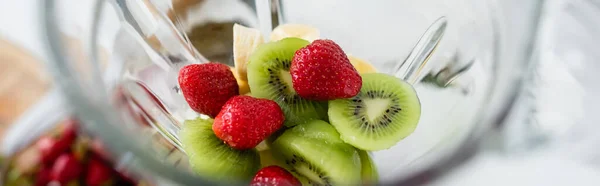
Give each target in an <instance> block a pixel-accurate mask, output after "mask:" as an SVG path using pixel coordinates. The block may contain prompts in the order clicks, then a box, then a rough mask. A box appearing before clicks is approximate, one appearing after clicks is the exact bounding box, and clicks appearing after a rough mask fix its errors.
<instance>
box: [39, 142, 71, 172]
mask: <svg viewBox="0 0 600 186" xmlns="http://www.w3.org/2000/svg"><path fill="white" fill-rule="evenodd" d="M72 140H73V139H67V138H62V139H55V138H53V137H50V136H44V137H42V138H41V139H40V140H39V141H37V142H36V147H37V148H38V150H39V152H40V154H41V159H42V162H43V163H44V164H46V165H51V164H52V163H53V162H54V161H55V160H56V158H58V156H60V154H62V153H63V152H66V151H67V150H69V148H70V147H71V144H72V143H73V141H72Z"/></svg>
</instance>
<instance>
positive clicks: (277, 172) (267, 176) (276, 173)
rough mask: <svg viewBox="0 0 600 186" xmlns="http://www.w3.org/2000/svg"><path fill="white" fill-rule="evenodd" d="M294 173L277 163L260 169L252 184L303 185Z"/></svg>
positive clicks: (268, 185) (262, 185)
mask: <svg viewBox="0 0 600 186" xmlns="http://www.w3.org/2000/svg"><path fill="white" fill-rule="evenodd" d="M301 185H302V184H301V183H300V181H298V179H296V177H294V175H292V174H290V173H289V172H288V171H287V170H285V169H283V168H281V167H278V166H276V165H272V166H268V167H265V168H262V169H260V171H258V173H256V176H254V179H252V182H251V183H250V186H301Z"/></svg>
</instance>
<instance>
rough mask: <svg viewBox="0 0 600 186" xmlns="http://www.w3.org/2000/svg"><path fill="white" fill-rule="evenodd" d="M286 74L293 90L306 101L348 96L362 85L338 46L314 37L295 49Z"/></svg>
mask: <svg viewBox="0 0 600 186" xmlns="http://www.w3.org/2000/svg"><path fill="white" fill-rule="evenodd" d="M290 73H291V74H292V82H293V85H294V90H296V92H297V93H298V95H300V97H303V98H306V99H310V100H320V101H325V100H333V99H341V98H351V97H354V96H356V94H358V92H359V91H360V87H361V86H362V79H361V77H360V75H359V74H358V72H357V71H356V69H354V66H352V64H351V63H350V60H348V57H346V54H345V53H344V51H343V50H342V48H341V47H340V46H338V45H337V44H335V43H334V42H333V41H331V40H315V41H313V42H312V43H311V44H309V45H308V46H306V47H304V48H301V49H299V50H298V51H296V54H295V55H294V58H293V60H292V66H291V67H290Z"/></svg>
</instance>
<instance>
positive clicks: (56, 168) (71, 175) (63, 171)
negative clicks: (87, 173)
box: [50, 153, 83, 184]
mask: <svg viewBox="0 0 600 186" xmlns="http://www.w3.org/2000/svg"><path fill="white" fill-rule="evenodd" d="M82 171H83V165H82V164H81V162H79V161H78V160H77V158H76V157H75V156H74V155H73V154H70V153H64V154H62V155H60V156H59V157H58V158H56V161H55V162H54V165H53V166H52V171H51V172H50V178H51V180H52V181H58V182H59V183H61V184H67V183H68V182H69V181H72V180H76V179H79V176H80V175H81V172H82Z"/></svg>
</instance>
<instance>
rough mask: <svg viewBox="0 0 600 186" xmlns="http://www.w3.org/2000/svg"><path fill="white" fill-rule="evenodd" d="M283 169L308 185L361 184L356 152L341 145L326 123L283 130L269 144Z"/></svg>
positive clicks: (314, 122)
mask: <svg viewBox="0 0 600 186" xmlns="http://www.w3.org/2000/svg"><path fill="white" fill-rule="evenodd" d="M271 147H272V149H273V152H274V153H275V154H274V155H275V158H276V159H279V160H280V161H281V162H285V165H284V166H283V167H285V168H287V169H288V170H289V171H290V172H292V173H293V174H294V175H296V176H297V177H298V179H299V180H300V181H301V182H303V183H305V184H308V185H355V184H359V183H360V182H361V168H362V167H361V162H360V156H359V154H358V152H357V150H356V149H355V148H354V147H352V146H351V145H348V144H346V143H344V142H343V141H341V140H340V139H339V134H338V133H337V132H336V131H335V129H334V128H333V127H332V126H331V125H330V124H329V123H327V122H324V121H321V120H314V121H312V122H308V123H306V124H303V125H296V126H295V127H293V128H291V129H288V130H286V131H285V132H284V133H283V134H281V136H279V137H278V138H277V139H276V140H275V141H274V142H273V144H271Z"/></svg>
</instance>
